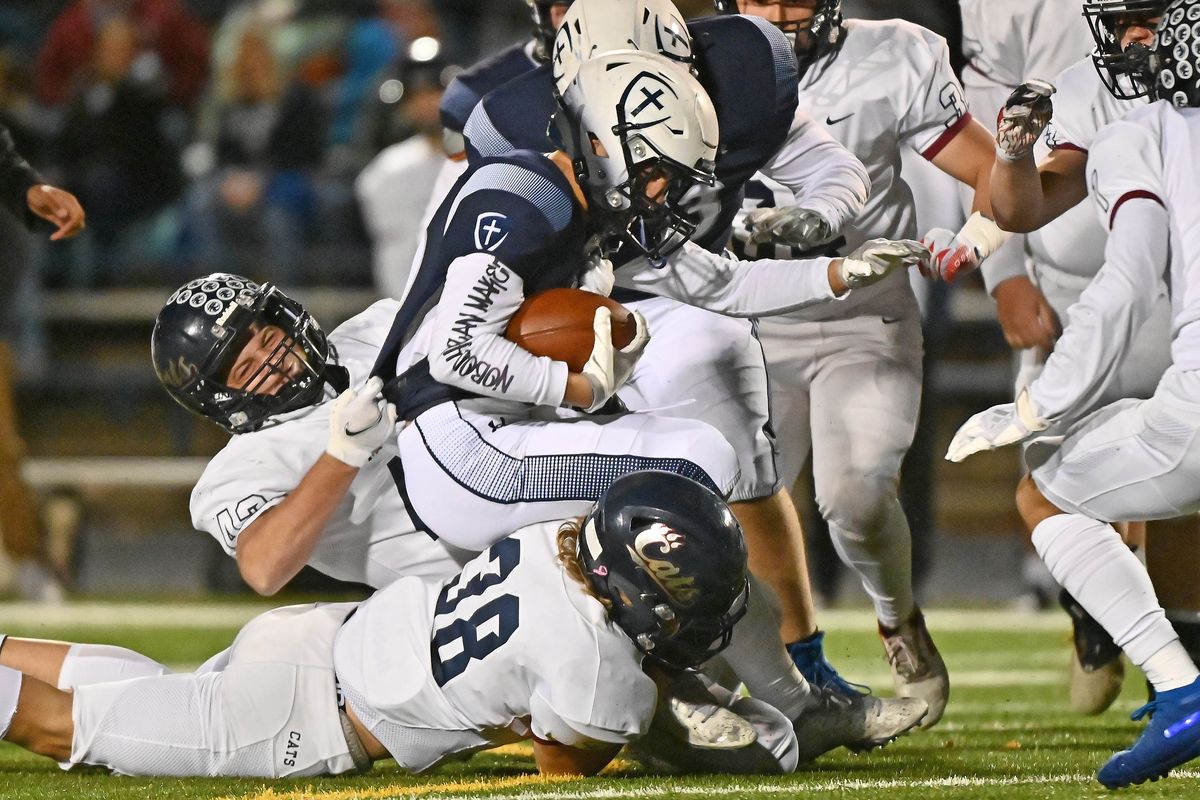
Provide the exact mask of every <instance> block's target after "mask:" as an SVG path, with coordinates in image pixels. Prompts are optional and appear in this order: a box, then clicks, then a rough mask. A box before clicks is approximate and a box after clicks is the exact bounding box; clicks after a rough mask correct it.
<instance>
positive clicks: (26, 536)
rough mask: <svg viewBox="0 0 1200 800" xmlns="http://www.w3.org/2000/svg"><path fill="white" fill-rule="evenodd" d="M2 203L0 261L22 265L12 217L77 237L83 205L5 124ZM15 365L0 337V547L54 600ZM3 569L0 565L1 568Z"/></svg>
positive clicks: (1, 307) (5, 288)
mask: <svg viewBox="0 0 1200 800" xmlns="http://www.w3.org/2000/svg"><path fill="white" fill-rule="evenodd" d="M0 202H3V204H4V207H5V208H7V209H8V211H9V212H10V214H11V217H10V216H9V215H7V214H5V215H0V218H2V219H0V238H2V240H3V241H4V242H5V247H4V248H3V251H4V253H3V256H2V266H3V267H5V268H8V269H20V268H22V267H23V266H24V265H22V264H20V263H13V254H17V255H20V254H23V253H24V252H25V251H24V250H23V249H22V248H20V246H19V243H20V241H21V239H22V238H23V237H22V236H20V235H19V234H18V233H17V231H16V230H15V226H12V224H11V223H12V222H13V221H20V222H23V223H24V224H25V225H27V226H32V225H33V224H34V223H35V222H36V221H37V220H38V219H39V218H40V219H43V220H45V221H47V222H49V223H50V224H51V225H53V226H54V232H53V233H51V234H50V239H51V241H59V240H61V239H67V238H70V237H72V236H75V235H76V234H77V233H79V232H80V231H81V230H83V225H84V213H83V208H82V207H80V205H79V201H78V200H76V199H75V196H74V195H72V194H71V193H70V192H67V191H64V190H63V189H59V188H57V187H55V186H51V185H49V184H47V183H46V181H45V180H44V179H43V178H42V176H41V175H39V174H38V173H37V171H36V170H34V169H33V168H32V167H30V166H29V163H28V162H27V161H25V159H24V158H22V157H21V156H20V154H18V152H17V149H16V146H15V145H14V144H13V140H12V136H11V135H10V134H9V132H8V128H6V127H4V126H3V125H0ZM13 278H14V276H13V275H12V273H10V272H8V271H7V269H6V272H5V275H4V280H2V281H0V315H3V316H7V315H8V313H9V306H10V304H11V303H12V301H13V297H12V290H13V288H14V287H15V286H16V285H17V282H16V280H14V279H13ZM12 375H13V364H12V358H11V355H10V353H9V349H8V345H7V344H6V343H4V342H3V341H0V535H2V536H3V544H4V547H3V548H2V549H0V562H5V563H4V564H3V566H9V567H11V566H14V565H13V564H11V563H9V560H10V559H11V561H12V562H16V563H15V570H11V569H10V570H7V571H8V572H9V573H10V574H11V576H12V578H13V583H14V584H15V586H16V588H17V590H18V592H19V593H20V594H22V595H23V596H26V597H30V598H33V599H54V598H55V597H57V596H58V595H59V594H60V593H61V588H60V586H59V584H58V581H57V580H56V579H55V578H54V577H53V575H52V574H51V573H50V571H49V570H48V569H47V568H46V566H45V553H44V551H43V548H42V544H41V536H40V535H39V529H38V516H37V509H36V507H35V506H34V503H33V498H32V497H31V496H30V494H29V488H28V487H27V486H26V485H25V482H24V480H23V479H22V478H21V458H22V455H23V453H24V449H25V446H24V443H23V442H22V441H21V437H20V436H19V435H18V434H17V420H16V404H15V402H14V400H13V395H12ZM4 571H5V570H3V569H0V572H4Z"/></svg>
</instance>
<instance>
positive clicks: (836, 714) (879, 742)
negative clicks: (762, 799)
mask: <svg viewBox="0 0 1200 800" xmlns="http://www.w3.org/2000/svg"><path fill="white" fill-rule="evenodd" d="M815 698H816V704H815V705H814V706H812V707H811V708H806V709H805V710H804V712H803V713H801V715H800V716H799V717H797V718H796V719H795V720H793V721H792V725H793V727H794V728H795V731H796V742H797V745H798V747H799V752H800V763H802V764H803V763H805V762H807V761H812V760H813V759H814V758H816V757H817V756H819V755H821V754H822V753H827V752H829V751H830V750H833V749H834V748H837V747H845V748H847V749H848V750H851V751H853V752H856V753H860V752H863V751H866V750H871V749H874V748H876V747H883V746H884V745H886V744H888V743H889V742H892V741H894V740H895V739H897V738H898V737H900V736H903V735H904V734H905V733H908V732H909V731H911V730H912V729H913V728H915V727H917V726H918V725H920V724H921V720H923V719H924V718H925V715H926V714H927V713H928V712H929V706H928V705H927V704H926V703H925V701H924V700H921V699H920V698H916V697H888V698H882V697H875V696H873V695H868V694H858V693H855V694H853V695H851V696H849V697H848V696H846V695H843V694H839V693H838V692H835V691H831V690H829V689H823V690H818V691H817V692H816V693H815Z"/></svg>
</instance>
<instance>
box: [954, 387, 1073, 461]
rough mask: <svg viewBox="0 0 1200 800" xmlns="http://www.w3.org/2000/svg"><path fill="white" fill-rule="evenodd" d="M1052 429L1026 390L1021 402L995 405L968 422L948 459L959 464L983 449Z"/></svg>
mask: <svg viewBox="0 0 1200 800" xmlns="http://www.w3.org/2000/svg"><path fill="white" fill-rule="evenodd" d="M1049 426H1050V423H1049V422H1047V421H1046V420H1044V419H1042V417H1041V416H1040V415H1039V414H1038V411H1037V409H1036V408H1034V407H1033V400H1031V399H1030V397H1029V390H1028V389H1023V390H1021V393H1020V394H1019V395H1017V402H1015V403H1002V404H1001V405H998V406H992V407H991V408H989V409H988V410H987V411H980V412H979V413H978V414H976V415H975V416H973V417H971V418H970V419H969V420H967V421H966V422H964V423H963V425H962V427H961V428H959V429H958V433H956V434H954V438H953V439H952V440H951V441H950V448H949V449H948V450H947V451H946V460H947V461H954V462H959V461H962V460H963V459H964V458H966V457H967V456H970V455H974V454H975V453H978V452H979V451H981V450H995V449H996V448H997V447H1004V446H1005V445H1010V444H1014V443H1015V442H1020V441H1022V440H1024V439H1028V438H1029V437H1030V436H1031V435H1032V434H1035V433H1037V432H1038V431H1044V430H1046V428H1048V427H1049Z"/></svg>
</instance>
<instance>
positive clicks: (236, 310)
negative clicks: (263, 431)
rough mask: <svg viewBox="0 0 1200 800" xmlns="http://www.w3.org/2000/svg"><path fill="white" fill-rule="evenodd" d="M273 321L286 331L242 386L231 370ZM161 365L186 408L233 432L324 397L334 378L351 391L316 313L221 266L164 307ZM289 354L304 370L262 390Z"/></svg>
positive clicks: (163, 377) (156, 337)
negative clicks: (230, 379)
mask: <svg viewBox="0 0 1200 800" xmlns="http://www.w3.org/2000/svg"><path fill="white" fill-rule="evenodd" d="M267 325H273V326H277V327H279V328H280V329H282V330H283V333H284V335H283V336H282V337H281V338H280V341H279V343H278V344H277V345H276V346H275V348H274V350H273V351H272V352H271V354H270V355H269V356H268V357H267V358H265V359H264V360H263V362H262V363H261V364H260V365H259V366H258V368H257V370H256V371H255V372H254V373H253V374H251V375H250V376H249V377H248V379H247V380H245V381H244V382H243V383H242V388H237V389H235V388H231V387H230V386H228V385H227V384H226V379H227V375H228V373H229V370H230V368H231V367H232V366H233V363H234V361H235V360H236V358H237V356H238V354H239V353H240V352H241V351H242V348H243V347H244V346H245V345H246V343H247V342H248V341H249V340H250V337H251V336H252V335H253V334H254V333H255V332H256V331H258V330H260V329H261V328H262V327H263V326H267ZM150 353H151V358H152V360H153V361H154V371H155V373H156V374H157V375H158V380H159V382H161V383H162V385H163V387H164V388H165V389H166V390H167V392H168V393H169V394H170V395H171V397H173V398H174V399H175V401H176V402H178V403H179V404H180V405H182V406H183V407H184V408H186V409H188V410H189V411H192V412H194V413H196V414H199V415H200V416H203V417H206V418H208V419H210V420H212V421H213V422H215V423H217V424H218V425H220V426H221V427H222V428H224V429H225V430H226V431H228V432H229V433H248V432H249V431H254V430H258V429H259V428H261V427H262V426H263V425H264V424H266V423H267V420H268V419H269V418H270V417H272V416H275V415H277V414H283V413H286V412H288V411H295V410H297V409H300V408H305V407H306V406H310V405H313V404H315V403H317V402H319V401H320V400H321V399H322V397H323V396H324V387H325V385H326V383H329V385H330V386H332V387H333V388H334V389H335V390H336V391H343V390H344V389H345V388H346V385H347V383H348V376H347V374H346V372H345V370H344V369H342V368H341V367H337V366H335V361H336V354H335V353H334V351H333V348H332V347H331V346H330V344H329V342H328V340H327V339H326V337H325V333H324V331H322V330H321V327H320V326H319V325H318V324H317V322H316V320H314V319H313V318H312V316H311V315H310V314H309V313H308V312H307V311H306V310H305V309H304V307H303V306H301V305H300V304H299V303H298V302H296V301H295V300H293V299H292V298H290V297H288V296H287V295H286V294H284V293H283V292H282V291H280V290H279V289H278V288H276V287H275V286H273V285H271V284H269V283H264V284H261V285H260V284H257V283H255V282H254V281H251V280H249V279H247V278H243V277H241V276H238V275H231V274H228V273H223V272H217V273H213V274H212V275H208V276H206V277H203V278H197V279H195V280H193V281H190V282H188V283H186V284H184V285H183V286H181V287H179V289H177V290H176V291H175V293H174V294H172V295H171V297H170V298H169V299H168V300H167V302H166V305H164V306H163V308H162V310H161V311H160V312H159V313H158V318H157V320H155V323H154V331H153V333H152V334H151V336H150ZM289 356H292V357H294V359H295V360H298V361H299V362H300V363H301V365H302V369H301V374H300V375H298V376H296V377H289V379H288V380H287V381H286V382H285V383H284V384H283V385H282V386H281V388H279V389H278V390H277V391H274V392H272V393H270V394H267V393H263V392H260V391H257V389H258V388H259V387H261V386H262V385H263V384H264V382H265V381H266V380H267V379H268V378H269V377H270V376H271V375H273V374H275V373H280V372H284V371H285V370H284V367H283V365H284V363H285V361H287V360H288V358H289Z"/></svg>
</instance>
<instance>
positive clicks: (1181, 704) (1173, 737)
mask: <svg viewBox="0 0 1200 800" xmlns="http://www.w3.org/2000/svg"><path fill="white" fill-rule="evenodd" d="M1147 714H1152V717H1151V720H1150V723H1149V724H1148V725H1146V729H1145V730H1144V731H1142V735H1141V736H1139V737H1138V739H1137V741H1136V742H1134V743H1133V745H1132V746H1131V747H1130V748H1129V749H1128V750H1122V751H1121V752H1119V753H1117V754H1116V755H1114V756H1113V757H1112V758H1110V759H1109V760H1108V763H1106V764H1105V765H1104V766H1103V767H1101V768H1100V772H1099V773H1097V775H1096V778H1097V780H1099V781H1100V782H1101V783H1102V784H1104V785H1105V786H1107V787H1108V788H1109V789H1119V788H1121V787H1122V786H1131V785H1133V784H1136V783H1143V782H1145V781H1156V780H1158V779H1159V778H1162V777H1165V776H1166V775H1167V774H1168V773H1169V772H1170V771H1171V770H1172V769H1174V768H1175V767H1177V766H1179V765H1180V764H1183V763H1184V762H1187V761H1191V760H1192V759H1193V758H1196V757H1197V756H1200V678H1197V679H1196V680H1194V681H1192V682H1191V683H1190V684H1188V685H1187V686H1182V687H1180V688H1178V689H1172V690H1170V691H1167V692H1159V693H1158V697H1156V698H1155V699H1154V700H1153V701H1152V702H1149V703H1147V704H1146V705H1144V706H1142V707H1141V708H1139V709H1138V710H1137V711H1135V712H1133V716H1132V717H1131V718H1132V719H1134V720H1139V719H1141V718H1142V717H1144V716H1146V715H1147Z"/></svg>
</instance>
